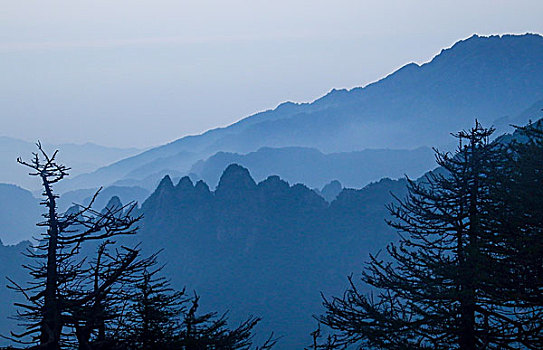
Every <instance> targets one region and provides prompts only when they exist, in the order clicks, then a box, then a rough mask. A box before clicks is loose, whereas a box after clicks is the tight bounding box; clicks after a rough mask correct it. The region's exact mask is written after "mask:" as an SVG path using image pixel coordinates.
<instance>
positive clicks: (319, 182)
mask: <svg viewBox="0 0 543 350" xmlns="http://www.w3.org/2000/svg"><path fill="white" fill-rule="evenodd" d="M232 163H236V164H239V165H242V166H244V167H246V168H247V169H249V171H250V172H251V174H252V176H253V177H254V179H255V180H256V181H263V180H264V179H266V177H268V176H269V175H270V174H274V175H279V176H280V177H281V178H282V179H283V180H285V181H288V182H290V183H303V184H304V185H306V186H308V187H311V188H321V187H323V186H324V185H325V184H327V183H329V182H330V181H332V180H339V182H341V183H342V184H343V185H344V186H346V187H354V188H361V187H364V186H365V185H367V184H368V183H370V182H372V181H375V179H380V178H383V177H390V178H401V177H403V176H404V175H409V176H410V177H413V178H417V177H419V176H421V175H422V174H424V173H425V172H426V171H428V169H431V168H432V166H433V165H434V153H433V152H432V150H431V149H430V148H426V147H425V148H419V149H415V150H411V151H408V150H365V151H358V152H342V153H330V154H323V153H321V152H319V151H318V150H316V149H311V148H304V147H284V148H267V147H266V148H261V149H259V150H258V151H256V152H251V153H248V154H237V153H228V152H219V153H217V154H215V155H213V156H211V157H210V158H208V159H207V160H205V161H200V162H198V163H196V164H194V165H193V166H192V168H191V170H190V173H191V174H193V175H194V176H195V177H198V178H200V179H202V180H204V181H205V182H206V183H207V184H209V186H210V187H212V188H215V186H216V185H217V184H218V181H219V178H220V176H221V173H222V171H223V170H224V169H225V168H226V167H227V166H228V165H230V164H232Z"/></svg>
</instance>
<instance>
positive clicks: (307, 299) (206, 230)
mask: <svg viewBox="0 0 543 350" xmlns="http://www.w3.org/2000/svg"><path fill="white" fill-rule="evenodd" d="M340 186H341V185H340ZM391 191H392V192H394V193H395V194H396V195H398V196H402V195H403V194H404V193H405V180H398V181H396V180H390V179H385V180H381V181H380V182H377V183H374V184H371V185H369V186H367V187H365V188H364V189H363V190H353V189H344V190H343V191H342V192H341V193H340V194H339V196H338V197H337V199H336V200H334V201H333V202H332V203H331V204H328V203H327V202H326V201H325V200H324V199H323V198H322V197H321V196H319V195H318V194H317V193H315V192H314V191H313V190H311V189H309V188H308V187H306V186H304V185H301V184H297V185H290V184H288V183H287V182H285V181H283V180H281V179H280V178H279V177H278V176H270V177H268V178H267V179H266V180H264V181H262V182H260V183H256V182H255V181H254V180H253V178H252V177H251V175H250V174H249V171H248V170H247V169H246V168H243V167H241V166H239V165H237V164H233V165H230V166H228V167H227V168H226V170H225V171H224V172H223V174H222V176H221V178H220V181H219V184H218V186H217V189H216V190H215V191H210V190H209V187H208V186H207V185H206V184H205V183H204V182H203V181H198V182H197V183H196V184H194V183H193V182H192V181H191V180H190V178H188V177H184V178H182V179H181V180H180V181H179V182H178V183H177V184H174V183H173V182H172V180H171V178H170V177H168V176H166V177H164V179H163V180H162V181H161V182H160V184H159V186H158V187H157V189H156V190H155V192H154V193H153V194H152V195H151V196H150V197H149V198H148V199H147V200H146V201H145V202H144V203H143V205H142V208H141V213H142V214H143V215H144V219H143V225H142V233H141V236H140V238H141V239H142V240H143V242H144V245H145V247H146V248H147V249H149V250H150V251H153V250H156V249H162V248H164V249H165V250H164V252H163V256H162V257H163V259H164V260H165V261H167V262H168V264H167V269H168V274H169V275H170V276H172V279H173V282H174V284H176V285H177V286H183V285H187V286H189V287H190V288H194V289H196V290H198V292H199V293H202V294H203V295H206V302H208V303H209V305H223V306H224V308H225V309H224V310H223V311H226V309H231V310H232V317H233V318H234V319H236V318H239V319H242V318H243V317H244V316H246V314H247V313H249V312H252V313H255V314H258V315H261V316H263V317H264V320H263V323H262V327H263V328H265V329H264V330H265V331H264V332H263V333H264V334H265V333H266V331H269V330H275V331H276V332H277V334H278V335H285V338H284V339H282V341H281V344H282V346H281V348H292V349H294V348H297V349H298V348H302V347H303V346H304V345H307V344H306V342H307V334H309V332H310V331H311V330H312V327H314V322H313V320H312V318H311V314H312V313H316V312H317V311H318V310H319V306H320V294H319V291H325V292H326V293H332V292H339V291H340V287H342V286H343V284H344V277H345V275H346V274H348V273H349V272H351V271H357V270H358V269H359V264H360V260H361V259H363V257H364V256H367V254H368V253H369V252H373V251H375V249H378V248H380V247H382V246H383V245H384V244H386V243H387V242H389V241H390V240H393V239H394V233H393V230H391V229H389V228H387V227H386V225H385V222H384V218H385V217H386V216H387V213H386V209H385V205H386V204H387V203H389V202H390V201H391V200H392V196H391V194H390V192H391ZM240 285H243V286H244V287H243V288H240V287H239V286H240Z"/></svg>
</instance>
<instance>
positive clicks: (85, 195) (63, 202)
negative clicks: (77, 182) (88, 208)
mask: <svg viewBox="0 0 543 350" xmlns="http://www.w3.org/2000/svg"><path fill="white" fill-rule="evenodd" d="M97 190H98V189H97V188H90V189H82V190H76V191H70V192H66V193H63V194H62V195H61V196H60V198H59V199H58V208H59V210H60V211H64V210H67V209H68V208H69V207H70V206H72V205H73V204H82V205H88V204H89V203H90V201H91V199H92V197H93V196H94V194H95V193H96V191H97ZM150 194H151V192H150V191H148V190H146V189H144V188H141V187H137V186H108V187H106V188H103V189H102V190H101V191H100V193H99V194H98V196H97V197H96V199H95V202H94V206H95V207H96V208H103V207H105V206H106V204H107V203H108V202H109V200H110V199H111V197H113V196H117V197H119V198H120V200H121V201H122V202H123V203H128V202H138V203H139V204H140V205H141V203H143V201H145V199H147V197H149V195H150Z"/></svg>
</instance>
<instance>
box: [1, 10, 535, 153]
mask: <svg viewBox="0 0 543 350" xmlns="http://www.w3.org/2000/svg"><path fill="white" fill-rule="evenodd" d="M0 1H1V6H0V118H1V121H2V123H1V125H2V129H0V135H5V136H12V137H17V138H22V139H25V140H35V139H37V138H40V139H41V140H44V141H48V142H51V143H61V142H77V143H82V142H87V141H91V142H96V143H100V144H104V145H111V146H136V147H145V146H151V145H156V144H161V143H165V142H168V141H171V140H174V139H176V138H179V137H181V136H184V135H186V134H193V133H200V132H202V131H204V130H207V129H209V128H213V127H217V126H224V125H227V124H230V123H232V122H234V121H236V120H239V119H241V118H243V117H245V116H247V115H250V114H252V113H254V112H257V111H260V110H265V109H269V108H274V107H275V106H276V105H277V104H279V103H280V102H283V101H286V100H291V101H296V102H303V101H311V100H314V99H315V98H317V97H319V96H321V95H323V94H325V93H326V92H328V91H329V90H330V89H332V88H351V87H354V86H361V85H365V84H367V83H369V82H371V81H374V80H376V79H378V78H380V77H382V76H384V75H386V74H388V73H390V72H392V71H393V70H394V69H396V68H398V67H400V66H402V65H404V64H405V63H408V62H411V61H415V62H419V63H421V62H425V61H428V60H429V59H430V58H431V57H432V56H434V55H435V54H437V53H438V52H439V51H440V49H441V48H444V47H448V46H451V45H452V44H453V43H454V42H455V41H457V40H459V39H463V38H466V37H469V36H471V35H472V34H473V33H478V34H493V33H524V32H538V33H542V32H543V19H542V18H543V17H542V16H543V1H541V0H532V1H522V0H515V1H500V0H493V1H474V0H469V1H464V0H455V1H443V0H439V1H436V0H432V1H416V0H411V1H407V0H404V1H361V0H359V1H341V0H335V1H319V0H312V1H295V0H290V1H283V0H270V1H260V0H247V1H235V0H234V1H224V0H223V1H205V0H199V1H182V0H178V1H158V0H153V1H138V0H131V1H118V0H113V1H112V0H108V1H105V0H93V1H74V0H62V1H25V0H0Z"/></svg>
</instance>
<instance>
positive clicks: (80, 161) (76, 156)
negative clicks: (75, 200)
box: [0, 136, 141, 191]
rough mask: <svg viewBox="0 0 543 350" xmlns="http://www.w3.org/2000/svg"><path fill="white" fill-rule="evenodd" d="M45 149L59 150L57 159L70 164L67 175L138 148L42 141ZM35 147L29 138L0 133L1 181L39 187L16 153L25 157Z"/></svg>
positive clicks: (106, 162)
mask: <svg viewBox="0 0 543 350" xmlns="http://www.w3.org/2000/svg"><path fill="white" fill-rule="evenodd" d="M44 147H45V149H47V150H51V152H52V151H54V150H57V149H58V150H59V154H58V159H59V160H61V161H62V162H63V163H65V164H69V165H70V167H71V168H72V169H71V171H70V175H71V176H72V177H73V176H77V175H79V174H83V173H88V172H92V171H94V170H96V169H98V168H100V167H103V166H106V165H109V164H111V163H114V162H117V161H119V160H121V159H123V158H126V157H129V156H132V155H135V154H138V153H140V152H141V150H140V149H137V148H114V147H105V146H100V145H96V144H93V143H85V144H81V145H79V144H72V143H69V144H60V145H48V144H44ZM35 150H36V146H35V144H34V143H32V142H27V141H22V140H18V139H14V138H11V137H6V136H0V168H1V169H2V172H1V173H0V182H4V183H11V184H16V185H19V186H22V187H24V188H26V189H29V190H31V191H34V190H36V189H39V188H40V186H41V184H40V183H39V181H38V180H37V179H35V178H34V177H31V176H28V171H27V169H26V168H25V167H23V166H21V165H19V164H18V163H17V162H16V159H17V157H26V156H27V155H28V154H30V153H31V152H34V151H35Z"/></svg>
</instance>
